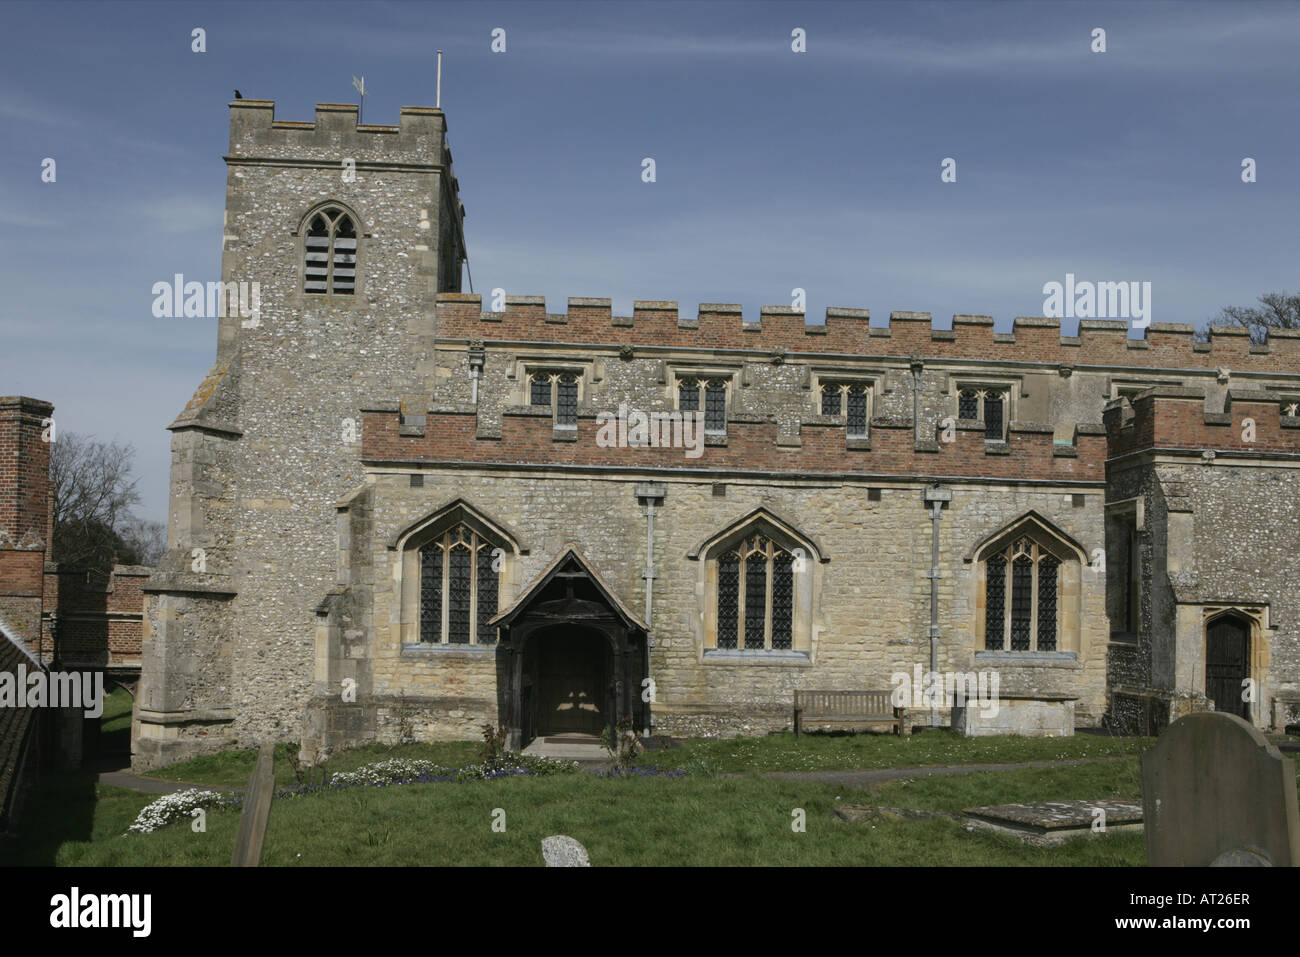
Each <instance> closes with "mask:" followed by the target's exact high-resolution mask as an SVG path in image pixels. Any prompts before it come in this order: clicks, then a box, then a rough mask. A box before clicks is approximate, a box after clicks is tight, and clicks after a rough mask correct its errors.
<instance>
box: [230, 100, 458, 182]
mask: <svg viewBox="0 0 1300 957" xmlns="http://www.w3.org/2000/svg"><path fill="white" fill-rule="evenodd" d="M358 119H359V116H358V108H357V105H356V104H355V103H318V104H316V118H315V119H314V120H313V121H312V122H297V121H290V120H277V119H276V118H275V101H274V100H232V101H231V102H230V156H228V157H227V158H226V159H227V162H228V163H229V162H232V161H234V162H236V163H237V162H239V161H241V160H255V159H259V158H264V159H271V158H275V159H290V160H292V161H293V162H294V163H297V164H300V165H310V164H311V163H312V162H313V160H315V161H321V162H326V163H328V164H330V165H332V166H339V165H340V164H341V162H342V160H343V159H348V158H351V159H354V160H355V161H356V163H357V168H359V169H360V168H362V164H375V165H377V166H379V167H388V168H392V167H403V166H407V167H409V166H411V165H417V166H430V165H433V166H450V165H451V153H450V150H449V149H448V148H447V145H446V132H447V120H446V117H445V116H444V115H443V112H442V110H440V109H437V108H434V107H427V106H404V107H402V109H401V113H400V120H399V124H398V125H397V126H380V125H371V124H365V125H363V124H360V123H359V122H358Z"/></svg>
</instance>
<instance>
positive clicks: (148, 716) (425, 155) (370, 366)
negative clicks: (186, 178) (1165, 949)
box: [135, 100, 465, 766]
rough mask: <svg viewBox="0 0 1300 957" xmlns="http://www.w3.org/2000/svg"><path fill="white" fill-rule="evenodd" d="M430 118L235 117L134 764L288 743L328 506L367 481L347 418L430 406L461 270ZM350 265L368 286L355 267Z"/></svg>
mask: <svg viewBox="0 0 1300 957" xmlns="http://www.w3.org/2000/svg"><path fill="white" fill-rule="evenodd" d="M446 128H447V127H446V120H445V118H444V116H443V113H442V111H441V110H437V109H428V108H421V107H407V108H403V109H402V111H401V123H400V126H396V127H391V126H358V124H357V107H356V106H354V105H346V104H320V105H319V106H318V107H317V110H316V119H315V122H314V123H299V122H284V121H278V120H276V119H275V104H274V103H273V102H270V101H259V100H236V101H234V102H232V103H231V104H230V152H229V155H228V156H227V157H226V158H225V159H226V165H227V186H226V213H225V222H224V228H223V231H222V232H223V236H222V264H221V270H222V280H223V282H227V283H229V282H247V283H256V284H257V287H255V288H257V289H258V291H259V293H260V295H259V296H258V297H257V300H256V301H257V310H256V313H257V314H256V315H252V316H241V315H237V314H231V315H227V316H225V317H224V318H222V319H221V320H220V327H219V333H218V346H217V359H216V363H215V364H214V365H213V367H212V370H211V371H210V372H209V373H208V376H207V378H206V379H205V380H204V382H203V383H202V385H201V386H200V387H199V389H198V391H197V392H196V393H195V395H194V398H193V399H192V400H191V402H190V403H189V405H188V406H187V407H186V408H185V410H184V411H183V412H182V413H181V414H180V416H179V417H178V418H177V419H176V421H175V422H174V423H172V425H171V426H170V429H171V432H172V480H171V509H170V516H169V533H168V551H167V555H166V558H165V560H164V561H163V562H162V563H160V567H159V571H158V573H157V575H155V577H154V578H153V580H152V581H151V583H150V586H149V591H150V592H151V593H152V598H151V600H150V601H149V603H148V613H147V618H148V620H147V634H146V641H145V645H144V650H143V677H142V684H141V691H140V695H139V698H138V705H137V707H138V717H139V733H138V736H137V740H136V744H135V751H136V761H137V764H139V765H140V766H155V765H158V764H160V763H167V762H169V761H172V760H176V759H177V758H179V757H181V756H184V755H186V754H188V753H190V752H191V751H192V750H193V749H194V748H196V747H206V748H207V749H209V750H210V749H211V748H212V747H214V746H216V745H219V744H224V743H227V742H229V741H230V740H231V739H233V738H238V739H240V740H244V741H247V740H256V739H263V738H277V739H293V738H296V737H297V735H298V733H299V731H300V725H301V715H302V714H303V711H304V708H305V705H306V702H307V699H308V698H309V696H310V695H311V693H312V685H313V680H314V675H313V668H314V665H313V661H314V657H315V656H314V642H315V631H314V621H315V616H314V611H315V608H316V606H317V604H318V603H319V602H320V601H321V598H322V596H323V595H325V594H326V592H328V591H329V589H330V588H331V587H332V586H333V585H334V584H335V578H336V569H337V566H338V562H337V555H336V550H337V548H338V542H337V539H336V535H335V524H334V506H335V503H336V502H337V501H338V500H339V498H341V497H342V496H343V495H345V494H346V493H347V492H349V491H350V490H351V489H353V488H355V487H356V486H357V485H358V484H359V483H360V482H361V481H362V469H361V465H360V459H359V452H360V422H361V414H360V409H361V408H362V407H363V405H365V404H366V402H367V400H374V399H376V398H387V397H390V396H398V397H402V396H408V395H418V394H421V393H427V389H425V388H424V386H423V384H422V383H423V378H424V377H425V376H428V375H430V373H431V371H432V370H431V366H432V358H433V335H434V326H433V323H434V300H435V297H436V295H437V294H438V293H440V292H458V291H459V290H460V282H461V265H462V263H463V262H464V259H465V245H464V236H463V231H462V221H463V217H464V207H463V206H462V205H461V203H460V200H459V198H458V195H457V193H458V187H457V182H456V177H455V175H454V174H453V172H452V158H451V151H450V149H449V148H448V146H447V141H446ZM357 258H360V260H361V261H362V262H363V263H364V267H365V268H364V269H359V270H358V269H356V268H355V265H356V263H355V260H356V259H357Z"/></svg>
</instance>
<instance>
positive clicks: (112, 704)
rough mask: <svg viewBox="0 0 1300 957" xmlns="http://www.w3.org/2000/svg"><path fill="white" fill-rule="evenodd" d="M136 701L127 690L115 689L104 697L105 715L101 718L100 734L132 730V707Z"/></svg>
mask: <svg viewBox="0 0 1300 957" xmlns="http://www.w3.org/2000/svg"><path fill="white" fill-rule="evenodd" d="M133 703H134V699H133V698H132V697H131V694H130V692H128V691H127V690H126V689H125V688H114V689H113V691H112V693H111V694H108V695H105V697H104V713H103V714H101V715H100V717H99V731H100V734H113V733H114V732H118V731H123V730H125V731H127V732H128V733H129V732H130V730H131V705H132V704H133Z"/></svg>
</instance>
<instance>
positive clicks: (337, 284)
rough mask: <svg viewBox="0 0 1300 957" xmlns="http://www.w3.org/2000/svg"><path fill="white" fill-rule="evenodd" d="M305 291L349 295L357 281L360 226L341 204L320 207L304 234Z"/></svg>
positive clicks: (354, 289) (353, 290)
mask: <svg viewBox="0 0 1300 957" xmlns="http://www.w3.org/2000/svg"><path fill="white" fill-rule="evenodd" d="M303 250H304V252H303V257H304V259H303V291H304V292H309V293H317V294H321V293H334V294H335V295H342V296H350V295H352V294H353V293H354V292H355V291H356V284H357V229H356V224H355V223H353V221H352V217H351V216H350V215H349V214H348V213H347V212H346V211H345V210H343V209H341V208H339V207H338V206H325V207H322V208H321V209H319V210H317V211H316V212H315V213H314V214H313V215H312V217H311V219H310V220H309V221H308V223H307V228H306V230H305V232H304V236H303Z"/></svg>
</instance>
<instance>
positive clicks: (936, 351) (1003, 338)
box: [437, 293, 1300, 374]
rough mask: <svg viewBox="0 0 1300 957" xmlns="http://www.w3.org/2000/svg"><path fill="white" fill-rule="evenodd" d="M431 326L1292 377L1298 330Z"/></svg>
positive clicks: (705, 320)
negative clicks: (1255, 337)
mask: <svg viewBox="0 0 1300 957" xmlns="http://www.w3.org/2000/svg"><path fill="white" fill-rule="evenodd" d="M437 322H438V325H437V328H438V337H439V338H440V339H482V340H496V341H502V340H506V341H517V342H556V343H560V342H563V343H607V342H617V343H627V344H629V345H634V346H638V345H641V346H657V347H663V348H681V349H753V350H760V351H764V352H766V351H770V350H773V349H777V348H782V349H786V350H788V351H789V352H802V353H840V354H848V355H854V356H894V357H907V356H912V355H919V356H925V357H927V358H935V359H954V360H956V359H964V360H969V359H983V360H994V361H997V360H1002V361H1012V362H1042V363H1048V364H1054V365H1059V364H1065V365H1101V366H1105V365H1118V366H1136V367H1157V368H1171V369H1184V368H1201V369H1215V368H1220V367H1229V368H1232V369H1234V370H1239V371H1256V372H1266V373H1290V374H1295V373H1300V331H1297V330H1275V331H1273V332H1272V334H1271V336H1270V339H1269V341H1268V343H1267V344H1265V345H1254V344H1252V343H1251V341H1250V335H1249V333H1248V331H1247V330H1246V329H1242V328H1238V327H1235V326H1214V327H1213V328H1212V330H1211V336H1210V341H1209V342H1204V343H1197V342H1193V341H1192V339H1193V336H1194V328H1193V327H1192V326H1190V325H1185V324H1173V323H1154V324H1152V325H1151V326H1149V327H1148V328H1147V329H1146V338H1144V339H1130V338H1128V323H1127V322H1124V321H1120V320H1105V319H1100V320H1098V319H1084V320H1082V321H1081V322H1080V328H1079V335H1077V336H1062V335H1061V327H1060V322H1059V321H1058V320H1056V319H1044V318H1038V317H1023V316H1022V317H1017V318H1016V319H1015V320H1014V327H1013V331H1012V332H1011V333H1008V334H1003V333H994V332H993V318H992V317H991V316H961V315H959V316H954V317H953V327H952V329H950V330H949V329H934V328H933V327H932V322H931V317H930V314H929V313H918V312H894V313H891V315H890V322H889V325H888V326H872V325H870V312H869V310H866V309H844V308H836V307H832V308H829V309H827V310H826V321H825V323H824V324H820V323H818V324H809V323H806V322H805V318H804V315H803V313H800V312H795V311H794V310H793V309H790V308H788V307H780V306H764V307H762V309H761V310H760V319H759V321H757V322H746V321H744V317H743V312H742V308H741V306H739V305H736V304H733V303H701V304H700V307H699V312H698V316H697V317H696V318H695V319H685V318H682V317H680V316H679V315H678V311H677V303H675V302H667V301H659V300H656V301H638V302H636V303H634V304H633V309H632V316H631V317H630V318H629V317H615V316H613V314H612V311H611V307H610V300H608V299H570V300H569V309H568V312H567V313H559V314H556V313H548V312H547V311H546V302H545V300H544V299H543V298H542V297H540V296H514V297H507V298H506V301H505V309H504V310H502V311H501V312H483V311H482V297H481V296H479V295H475V294H468V293H442V294H440V295H439V296H438V303H437Z"/></svg>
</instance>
